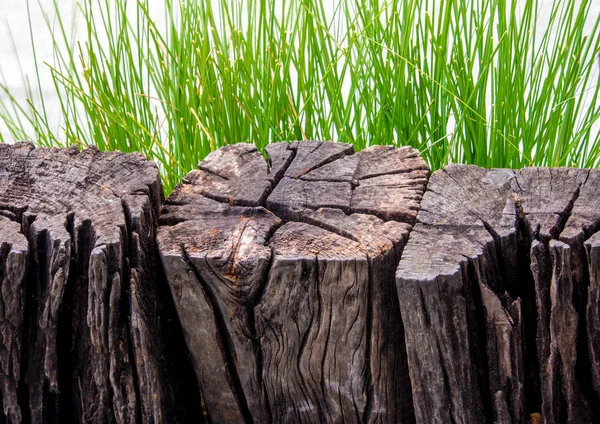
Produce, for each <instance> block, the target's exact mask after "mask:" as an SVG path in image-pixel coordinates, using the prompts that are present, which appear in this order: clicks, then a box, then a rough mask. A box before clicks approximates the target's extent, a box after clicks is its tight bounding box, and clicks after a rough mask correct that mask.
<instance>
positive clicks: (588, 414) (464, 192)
mask: <svg viewBox="0 0 600 424" xmlns="http://www.w3.org/2000/svg"><path fill="white" fill-rule="evenodd" d="M599 229H600V172H599V171H598V170H580V169H568V168H558V169H547V168H526V169H521V170H516V171H512V170H504V169H493V170H485V169H482V168H479V167H476V166H462V165H452V166H449V167H447V168H445V169H444V170H441V171H437V172H436V173H434V174H433V175H432V177H431V179H430V181H429V185H428V189H427V192H426V193H425V195H424V197H423V200H422V203H421V210H420V212H419V214H418V218H417V223H416V225H415V227H414V229H413V231H412V233H411V235H410V238H409V241H408V243H407V245H406V247H405V249H404V252H403V255H402V259H401V261H400V264H399V267H398V271H397V274H396V281H397V289H398V296H399V300H400V309H401V313H402V320H403V324H404V329H405V337H406V349H407V354H408V366H409V371H410V380H411V384H412V396H413V401H414V407H415V414H416V419H417V422H419V423H429V422H437V423H451V422H455V423H484V422H487V423H491V422H496V423H529V422H530V417H531V414H535V413H541V416H542V419H543V422H545V423H592V422H599V421H600V403H599V395H600V378H599V377H600V319H599V318H600V303H599V299H600V298H599V290H600V281H599V274H598V270H599V269H600V256H599V253H598V252H599V250H598V249H599V246H600V245H599V241H600V238H599V236H598V233H597V231H598V230H599Z"/></svg>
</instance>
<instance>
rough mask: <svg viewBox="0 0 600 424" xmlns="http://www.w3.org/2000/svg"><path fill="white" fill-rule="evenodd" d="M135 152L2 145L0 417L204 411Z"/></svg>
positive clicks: (143, 169)
mask: <svg viewBox="0 0 600 424" xmlns="http://www.w3.org/2000/svg"><path fill="white" fill-rule="evenodd" d="M161 197H162V189H161V185H160V179H159V175H158V170H157V168H156V165H155V164H153V163H151V162H149V161H147V160H145V159H143V157H142V156H141V155H139V154H122V153H118V152H116V153H115V152H113V153H101V152H99V151H98V150H97V149H93V148H92V149H87V150H83V151H81V152H80V151H79V150H78V149H76V148H69V149H62V150H61V149H46V148H34V146H33V145H32V144H30V143H17V144H14V145H6V144H0V281H2V291H1V302H0V336H1V338H0V394H1V398H2V412H0V421H2V422H11V423H20V422H33V423H43V422H86V423H87V422H90V423H109V422H110V423H113V422H116V423H136V422H137V423H142V422H143V423H153V422H156V423H158V422H167V421H168V422H176V421H183V420H190V419H192V417H195V421H198V420H199V419H201V418H202V415H201V411H200V408H199V405H200V399H199V397H198V390H197V388H196V387H197V382H196V381H195V379H194V378H191V377H190V376H193V371H192V373H190V370H192V367H191V363H190V362H189V360H188V359H187V354H186V350H185V343H184V340H183V335H182V333H181V329H180V324H179V320H178V318H177V315H176V312H175V310H174V306H173V305H172V303H171V302H170V296H169V288H168V286H167V284H166V281H165V279H164V276H163V274H162V270H161V268H160V266H158V265H159V261H158V255H157V250H156V245H155V240H154V236H155V231H156V226H157V218H158V214H159V211H160V205H161Z"/></svg>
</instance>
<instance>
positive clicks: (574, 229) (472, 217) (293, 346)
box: [0, 141, 600, 423]
mask: <svg viewBox="0 0 600 424" xmlns="http://www.w3.org/2000/svg"><path fill="white" fill-rule="evenodd" d="M266 153H267V158H266V159H265V158H264V157H263V156H262V155H261V154H260V152H258V150H257V149H256V148H255V147H254V146H253V145H250V144H244V143H241V144H237V145H232V146H226V147H224V148H222V149H220V150H218V151H216V152H213V153H212V154H210V155H209V156H208V157H207V158H206V159H205V160H204V161H203V162H201V163H200V164H199V166H198V169H196V170H194V171H192V172H190V173H189V174H188V175H187V176H186V178H185V179H184V180H183V182H182V184H180V185H179V186H177V187H176V189H175V190H174V192H173V193H172V195H171V196H170V198H169V199H168V200H167V201H164V202H163V199H162V191H161V186H160V179H159V175H158V171H157V167H156V165H154V164H152V163H151V162H149V161H147V160H145V159H143V158H142V157H141V156H140V155H137V154H123V153H119V152H113V153H101V152H99V151H98V150H97V149H87V150H83V151H79V150H78V149H76V148H70V149H45V148H34V147H33V145H32V144H30V143H17V144H15V145H4V144H0V281H1V283H2V286H1V290H0V401H1V404H2V408H0V409H1V411H0V422H11V423H20V422H25V423H27V422H33V423H45V422H94V423H106V422H110V423H113V422H116V423H138V422H139V423H152V422H157V423H158V422H161V423H162V422H182V423H183V422H186V423H187V422H204V421H208V422H213V423H238V422H246V423H252V422H255V423H270V422H273V423H283V422H293V423H296V422H298V423H313V422H336V423H337V422H340V423H341V422H363V423H364V422H369V423H379V422H382V423H383V422H395V423H414V422H417V423H430V422H435V423H530V422H544V423H595V422H599V421H600V170H582V169H572V168H555V169H548V168H526V169H521V170H507V169H491V170H487V169H483V168H479V167H476V166H464V165H451V166H448V167H447V168H445V169H443V170H440V171H437V172H435V173H434V174H433V175H432V176H431V178H429V171H428V168H427V165H426V164H425V162H424V161H423V160H422V159H421V157H420V156H419V155H418V153H417V152H416V151H415V150H414V149H412V148H407V147H405V148H400V149H395V148H393V147H384V146H374V147H370V148H367V149H365V150H363V151H360V152H358V153H354V149H353V148H352V146H350V145H347V144H341V143H331V142H322V141H303V142H292V143H275V144H271V145H269V146H268V147H267V148H266ZM161 205H162V206H161Z"/></svg>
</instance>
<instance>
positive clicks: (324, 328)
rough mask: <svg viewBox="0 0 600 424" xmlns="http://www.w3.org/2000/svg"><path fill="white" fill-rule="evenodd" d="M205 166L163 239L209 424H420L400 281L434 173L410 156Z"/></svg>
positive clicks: (192, 177) (335, 154)
mask: <svg viewBox="0 0 600 424" xmlns="http://www.w3.org/2000/svg"><path fill="white" fill-rule="evenodd" d="M266 150H267V153H268V156H269V157H268V160H265V159H264V158H263V157H262V155H261V154H260V153H259V152H258V151H257V150H256V148H255V147H254V146H252V145H249V144H237V145H231V146H226V147H224V148H222V149H221V150H219V151H217V152H215V153H212V154H210V155H209V156H208V157H207V158H206V159H205V160H204V161H203V162H202V163H200V165H199V169H198V170H196V171H192V172H191V173H190V174H189V175H188V176H187V177H186V178H185V180H184V182H183V184H181V185H179V186H178V187H177V188H176V189H175V191H174V192H173V194H172V195H171V197H170V198H169V199H168V200H167V201H166V204H165V207H164V208H163V214H162V216H161V218H160V228H159V230H158V235H157V240H158V246H159V251H160V254H161V257H162V262H163V264H164V268H165V272H166V275H167V278H168V281H169V284H170V287H171V291H172V293H173V296H174V300H175V305H176V308H177V311H178V313H179V317H180V319H181V324H182V326H183V331H184V334H185V338H186V341H187V345H188V347H189V349H190V353H191V355H192V358H193V363H194V366H195V370H196V375H197V376H198V382H199V384H200V387H201V389H202V394H203V399H204V403H205V406H206V410H207V413H208V416H209V417H210V419H211V420H212V422H218V423H237V422H257V423H258V422H261V423H262V422H277V423H280V422H294V423H315V422H390V423H391V422H412V421H413V420H414V416H413V407H412V398H411V391H410V384H409V380H408V369H407V362H406V354H405V346H404V333H403V331H404V330H403V326H402V321H401V320H400V314H399V311H400V310H399V305H398V296H397V294H396V287H395V280H394V272H395V269H396V266H397V264H398V261H399V257H400V254H401V252H402V249H403V247H404V244H405V241H406V239H407V237H408V234H409V232H410V229H411V227H412V225H413V223H414V222H415V220H416V216H417V211H418V208H419V204H420V200H421V197H422V195H423V192H424V190H425V186H426V183H427V179H428V176H429V171H428V168H427V165H426V164H425V162H424V161H423V160H422V159H421V158H420V156H419V155H418V153H417V152H416V151H415V150H414V149H412V148H407V147H405V148H401V149H395V148H393V147H383V146H375V147H371V148H368V149H366V150H363V151H361V152H359V153H356V154H355V153H354V150H353V148H352V146H351V145H347V144H341V143H331V142H321V141H304V142H298V143H290V144H287V143H276V144H271V145H269V146H268V147H267V149H266Z"/></svg>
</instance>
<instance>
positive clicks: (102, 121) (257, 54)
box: [0, 0, 600, 192]
mask: <svg viewBox="0 0 600 424" xmlns="http://www.w3.org/2000/svg"><path fill="white" fill-rule="evenodd" d="M56 1H57V0H55V6H56ZM593 1H595V0H579V1H559V0H557V1H554V2H553V3H552V2H550V3H552V6H551V11H550V14H549V19H548V22H547V24H543V25H544V27H541V25H542V23H541V22H542V20H541V19H540V10H541V5H540V3H539V2H538V1H535V0H529V1H517V0H388V1H379V0H338V1H336V2H333V7H332V6H331V4H332V3H330V1H329V0H281V1H275V0H269V1H267V0H245V1H239V0H212V2H211V1H192V0H165V3H164V4H165V6H164V14H165V16H166V25H164V26H163V27H159V26H158V25H157V24H156V20H155V19H153V15H152V14H151V11H150V10H149V3H148V1H147V0H137V1H134V2H131V1H130V2H129V4H128V3H127V1H126V0H101V1H100V3H98V2H97V0H81V2H80V12H81V18H80V19H81V22H80V24H83V25H85V37H84V38H83V39H81V40H78V42H77V43H73V42H72V41H71V38H70V33H69V31H68V27H67V25H66V19H64V18H62V17H61V16H58V20H57V22H58V24H54V23H52V25H51V20H50V19H48V28H49V30H51V31H49V34H50V35H51V37H52V39H53V41H54V49H55V50H54V58H55V60H54V61H53V62H52V63H48V64H46V65H47V66H46V67H38V68H37V71H36V70H30V71H34V72H38V73H37V74H35V75H34V76H35V79H34V81H36V82H37V83H34V84H33V86H30V87H29V92H28V98H29V99H28V100H27V101H24V102H23V101H21V100H19V99H18V98H17V97H16V96H15V95H14V94H13V93H11V91H10V90H9V89H8V87H7V84H6V83H2V84H0V90H1V91H3V92H4V95H3V96H2V97H1V98H2V99H3V100H2V103H0V119H2V120H3V121H4V123H5V126H6V127H7V128H8V132H9V134H2V135H1V136H0V137H3V138H4V139H9V138H15V139H25V138H26V139H32V140H35V141H37V142H38V143H40V144H43V145H64V144H78V145H85V144H95V145H97V146H98V147H99V148H101V149H119V150H122V151H140V152H142V153H143V154H145V155H147V156H148V157H150V158H152V159H155V160H156V161H157V162H158V163H159V166H160V168H161V171H162V173H163V177H164V183H165V188H166V190H167V192H168V191H170V190H171V189H172V188H173V186H174V185H175V184H176V183H177V182H178V181H179V180H180V178H181V177H182V176H183V175H184V174H185V173H187V172H188V171H189V170H190V169H192V168H194V167H195V166H196V164H197V162H198V161H199V160H201V159H202V158H203V157H204V156H205V155H207V154H208V153H209V152H210V151H211V150H213V149H215V148H218V147H219V146H222V145H224V144H228V143H235V142H240V141H251V142H253V143H255V144H256V145H257V146H258V147H259V148H263V147H264V146H265V145H266V144H267V143H269V142H275V141H280V140H292V139H293V140H296V139H334V140H337V141H342V142H349V143H354V144H355V146H356V147H357V148H358V149H360V148H363V147H365V146H369V145H373V144H397V145H405V144H409V145H412V146H414V147H416V148H418V149H419V150H421V152H422V153H423V155H424V157H425V158H426V160H427V161H428V162H429V163H430V165H431V166H432V167H433V168H434V169H435V168H439V167H441V166H444V165H446V164H447V163H450V162H458V163H473V164H478V165H482V166H486V167H521V166H527V165H548V166H560V165H569V166H571V165H574V166H586V167H593V166H597V165H598V164H599V162H600V138H599V137H600V135H599V133H598V125H597V123H598V118H599V117H600V102H599V100H598V94H599V92H600V89H599V87H598V84H597V79H598V75H597V70H598V59H597V57H598V54H599V53H600V28H599V25H600V16H590V7H591V6H592V3H593ZM546 3H548V1H547V2H546ZM36 7H39V4H38V5H37V6H36ZM586 21H587V22H590V21H591V22H592V23H593V28H592V30H591V31H590V32H589V34H586V33H585V32H584V23H585V22H586ZM540 34H541V35H540ZM44 36H46V35H45V34H32V47H33V48H35V40H36V38H37V37H44ZM40 69H41V70H40ZM25 71H27V70H25ZM39 72H50V73H51V74H52V79H53V81H54V89H55V90H56V92H57V93H58V96H59V99H60V105H61V115H62V121H61V130H60V131H59V132H53V131H51V129H50V128H51V123H50V122H49V119H48V113H47V112H48V111H47V110H45V107H44V103H43V102H39V101H34V100H33V99H35V98H37V97H39V93H41V89H42V87H41V85H40V84H39V80H40V78H39ZM38 92H39V93H38ZM595 124H596V125H595Z"/></svg>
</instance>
